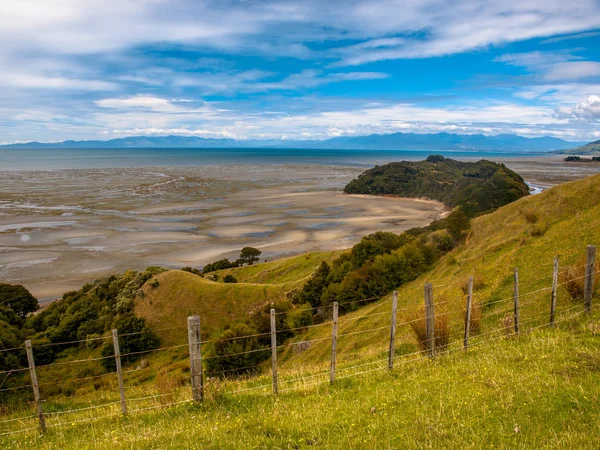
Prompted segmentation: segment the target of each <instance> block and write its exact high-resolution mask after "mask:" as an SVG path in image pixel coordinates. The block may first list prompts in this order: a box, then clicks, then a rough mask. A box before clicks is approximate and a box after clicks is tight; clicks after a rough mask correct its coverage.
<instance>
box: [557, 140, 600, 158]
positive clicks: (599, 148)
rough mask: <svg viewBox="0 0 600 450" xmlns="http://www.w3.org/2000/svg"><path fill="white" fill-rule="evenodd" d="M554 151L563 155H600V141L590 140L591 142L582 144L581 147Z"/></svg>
mask: <svg viewBox="0 0 600 450" xmlns="http://www.w3.org/2000/svg"><path fill="white" fill-rule="evenodd" d="M552 153H559V154H561V155H596V156H597V155H600V141H594V142H590V143H589V144H586V145H582V146H581V147H576V148H569V149H566V150H556V151H554V152H552Z"/></svg>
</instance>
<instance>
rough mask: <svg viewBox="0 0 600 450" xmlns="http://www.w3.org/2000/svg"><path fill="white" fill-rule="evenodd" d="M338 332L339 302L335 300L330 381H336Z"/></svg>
mask: <svg viewBox="0 0 600 450" xmlns="http://www.w3.org/2000/svg"><path fill="white" fill-rule="evenodd" d="M337 332H338V302H333V325H332V328H331V370H330V373H329V382H330V383H331V384H333V383H334V381H335V363H336V357H337Z"/></svg>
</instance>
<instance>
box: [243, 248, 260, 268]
mask: <svg viewBox="0 0 600 450" xmlns="http://www.w3.org/2000/svg"><path fill="white" fill-rule="evenodd" d="M261 253H262V252H261V251H260V250H259V249H257V248H254V247H244V248H243V249H242V251H241V252H240V259H239V260H238V261H239V262H240V263H241V264H248V265H249V266H251V265H252V264H254V263H255V262H258V261H259V259H260V255H261Z"/></svg>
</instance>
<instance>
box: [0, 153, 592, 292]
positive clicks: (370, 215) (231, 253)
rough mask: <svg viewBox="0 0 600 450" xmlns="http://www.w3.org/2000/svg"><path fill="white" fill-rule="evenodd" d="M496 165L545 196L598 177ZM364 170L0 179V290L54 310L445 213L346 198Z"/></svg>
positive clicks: (71, 172)
mask: <svg viewBox="0 0 600 450" xmlns="http://www.w3.org/2000/svg"><path fill="white" fill-rule="evenodd" d="M473 156H474V157H477V159H481V158H479V157H478V155H473ZM497 162H501V163H504V164H505V165H507V166H508V167H509V168H511V169H513V170H515V171H516V172H517V173H519V174H520V175H521V176H522V177H523V178H524V179H525V180H526V181H527V182H528V183H529V184H530V185H533V186H537V187H539V188H540V189H546V188H548V187H550V186H553V185H556V184H559V183H562V182H565V181H571V180H574V179H579V178H583V177H585V176H588V175H592V174H593V173H598V172H600V167H598V166H595V167H593V168H592V167H590V166H589V165H588V166H587V167H580V166H575V167H565V165H564V164H563V162H562V157H561V156H560V155H548V156H545V157H544V158H535V159H532V158H525V159H519V158H509V159H508V160H499V161H497ZM584 169H587V170H584ZM593 169H596V170H593ZM363 171H364V168H362V167H349V166H339V165H338V166H335V165H315V164H309V165H307V164H272V165H260V164H252V165H248V164H236V165H225V166H219V165H210V166H198V167H188V166H180V167H164V166H162V167H159V166H152V167H144V168H143V169H140V168H130V169H128V168H113V169H67V170H46V171H22V172H19V171H17V172H14V171H12V172H0V179H3V181H6V182H5V183H3V185H4V186H3V187H0V198H2V200H1V201H0V255H2V263H0V281H2V282H8V283H14V284H23V285H25V286H26V287H28V288H29V289H30V290H32V292H33V293H34V295H36V296H37V297H39V298H40V299H43V300H44V301H45V302H49V301H52V300H53V299H55V298H57V297H59V296H60V295H62V294H63V293H64V292H67V291H69V290H73V289H79V288H80V287H81V286H82V285H83V284H85V283H86V282H89V281H91V280H94V279H97V278H99V277H101V276H104V275H106V274H111V273H116V272H122V271H124V270H127V269H135V270H143V269H144V268H145V267H147V266H150V265H161V266H164V267H167V268H180V267H183V266H195V267H199V266H202V265H204V264H206V263H208V262H212V261H215V260H217V259H222V258H230V259H231V258H235V257H237V253H239V250H240V249H241V248H242V247H244V246H252V247H257V248H259V249H261V250H262V251H263V258H267V259H274V258H278V257H285V256H292V255H297V254H301V253H304V252H308V251H317V250H321V251H327V250H339V249H344V248H349V247H351V246H352V245H354V243H356V242H358V240H360V238H361V237H362V236H364V235H366V234H369V233H371V232H374V231H379V230H384V231H392V232H402V231H404V230H406V229H408V228H412V227H416V226H425V225H427V224H429V223H431V222H432V221H433V220H435V219H437V218H439V217H442V216H443V214H444V213H445V211H446V210H447V208H446V207H445V206H443V204H441V203H440V202H438V201H436V200H430V199H423V198H420V199H406V198H400V197H379V196H363V195H354V194H344V193H343V187H344V186H345V185H346V184H347V183H348V182H349V181H351V180H352V179H353V178H356V177H357V176H358V175H359V174H360V173H362V172H363ZM13 186H19V190H18V192H16V191H17V190H16V189H14V188H13ZM390 200H393V201H390Z"/></svg>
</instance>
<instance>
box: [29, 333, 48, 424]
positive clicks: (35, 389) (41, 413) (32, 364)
mask: <svg viewBox="0 0 600 450" xmlns="http://www.w3.org/2000/svg"><path fill="white" fill-rule="evenodd" d="M25 350H26V351H27V362H28V363H29V375H31V387H32V389H33V399H34V400H35V407H36V409H37V415H38V419H39V421H40V429H41V430H42V433H43V432H45V431H46V420H45V419H44V411H43V409H42V398H41V397H40V385H39V384H38V379H37V373H36V372H35V361H34V359H33V350H32V349H31V341H30V340H29V339H27V340H26V341H25Z"/></svg>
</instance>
